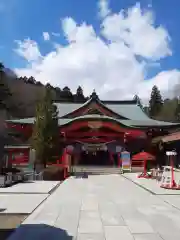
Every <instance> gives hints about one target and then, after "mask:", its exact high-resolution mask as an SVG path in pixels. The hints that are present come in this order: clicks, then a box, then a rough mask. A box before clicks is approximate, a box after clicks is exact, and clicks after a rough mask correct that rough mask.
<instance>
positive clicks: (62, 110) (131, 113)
mask: <svg viewBox="0 0 180 240" xmlns="http://www.w3.org/2000/svg"><path fill="white" fill-rule="evenodd" d="M93 102H94V103H96V104H99V105H100V106H101V107H103V108H105V109H106V110H108V111H110V112H112V114H115V115H116V117H117V118H119V119H120V118H121V119H123V118H124V119H127V120H128V119H129V120H141V121H143V120H149V118H148V116H147V115H146V114H145V113H144V112H143V111H142V109H141V108H140V107H139V106H138V105H137V102H136V101H135V100H130V101H101V100H99V98H98V97H97V95H95V96H94V97H91V98H90V99H89V100H88V101H87V102H85V103H84V104H81V103H57V102H56V103H55V105H56V107H57V109H58V111H59V118H69V116H68V115H70V114H73V113H75V112H76V111H80V110H81V109H84V108H86V107H88V106H89V105H90V104H91V103H93Z"/></svg>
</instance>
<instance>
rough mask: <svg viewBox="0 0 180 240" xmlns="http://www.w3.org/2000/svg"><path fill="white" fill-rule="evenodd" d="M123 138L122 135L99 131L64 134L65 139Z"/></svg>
mask: <svg viewBox="0 0 180 240" xmlns="http://www.w3.org/2000/svg"><path fill="white" fill-rule="evenodd" d="M100 136H102V137H113V138H115V137H123V136H124V133H105V132H100V131H94V132H70V133H67V134H66V137H76V138H77V137H100Z"/></svg>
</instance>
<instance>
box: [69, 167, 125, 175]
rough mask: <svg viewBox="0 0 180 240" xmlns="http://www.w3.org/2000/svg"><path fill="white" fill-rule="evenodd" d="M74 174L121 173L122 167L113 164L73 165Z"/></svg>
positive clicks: (72, 171)
mask: <svg viewBox="0 0 180 240" xmlns="http://www.w3.org/2000/svg"><path fill="white" fill-rule="evenodd" d="M71 173H72V174H73V175H82V174H84V173H85V174H87V175H105V174H120V173H121V169H120V168H118V167H111V166H73V167H71Z"/></svg>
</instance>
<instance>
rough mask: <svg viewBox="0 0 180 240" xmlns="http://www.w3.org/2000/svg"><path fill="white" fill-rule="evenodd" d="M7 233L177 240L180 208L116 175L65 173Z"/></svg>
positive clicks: (26, 238)
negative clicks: (15, 228)
mask: <svg viewBox="0 0 180 240" xmlns="http://www.w3.org/2000/svg"><path fill="white" fill-rule="evenodd" d="M177 197H178V196H177ZM9 239H10V240H21V239H23V240H30V239H33V240H37V239H43V240H47V239H53V240H57V239H61V240H67V239H68V240H71V239H73V240H105V239H106V240H121V239H122V240H162V239H164V240H179V239H180V211H179V210H177V209H176V208H174V207H173V206H171V205H170V204H168V203H166V202H164V200H163V199H161V198H159V197H158V196H155V195H152V194H151V193H149V192H148V191H146V190H144V189H143V188H141V187H139V186H137V185H136V184H134V183H133V182H132V181H130V180H128V179H126V178H124V177H123V176H120V175H102V176H89V178H87V179H86V178H85V179H80V178H73V177H71V178H69V179H67V180H66V181H65V182H64V183H62V184H61V185H60V186H59V187H58V188H57V189H56V191H55V192H54V193H52V195H51V196H49V198H47V200H46V201H45V202H43V203H42V204H41V205H40V206H39V207H38V208H37V209H36V210H35V211H34V212H33V213H32V214H31V215H30V216H29V217H28V218H27V219H26V220H25V221H24V222H23V224H22V225H21V227H19V228H18V229H17V230H16V232H15V233H14V234H13V235H12V236H11V237H10V238H9Z"/></svg>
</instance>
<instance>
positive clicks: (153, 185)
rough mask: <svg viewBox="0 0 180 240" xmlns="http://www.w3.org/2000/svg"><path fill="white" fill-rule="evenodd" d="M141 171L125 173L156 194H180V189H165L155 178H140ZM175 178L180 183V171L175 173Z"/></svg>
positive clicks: (130, 178) (127, 176)
mask: <svg viewBox="0 0 180 240" xmlns="http://www.w3.org/2000/svg"><path fill="white" fill-rule="evenodd" d="M138 175H139V173H125V174H124V176H125V177H126V178H128V179H129V180H131V181H133V182H134V183H136V184H138V185H140V186H142V187H144V188H145V189H147V190H148V191H150V192H152V193H153V194H156V195H180V191H177V190H171V189H165V188H161V187H160V182H158V181H156V180H155V179H146V178H138V177H137V176H138ZM175 179H176V182H177V183H178V182H179V180H180V172H178V173H175Z"/></svg>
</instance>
